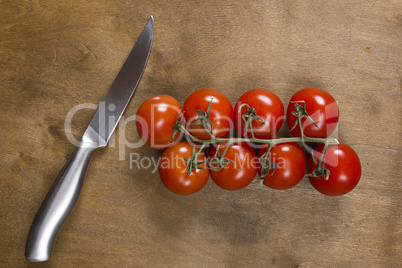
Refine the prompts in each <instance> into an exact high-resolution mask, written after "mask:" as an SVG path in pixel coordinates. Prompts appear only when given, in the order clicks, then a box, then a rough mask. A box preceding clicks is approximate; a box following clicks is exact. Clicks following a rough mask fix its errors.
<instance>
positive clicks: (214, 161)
mask: <svg viewBox="0 0 402 268" xmlns="http://www.w3.org/2000/svg"><path fill="white" fill-rule="evenodd" d="M219 146H220V144H218V147H217V148H216V152H215V155H214V157H213V158H210V159H209V162H208V168H209V169H211V170H213V171H218V170H221V169H222V168H224V167H226V166H227V165H228V164H229V163H230V162H232V163H233V164H234V166H235V168H236V169H237V166H236V162H235V161H233V160H232V159H228V158H225V157H224V156H225V154H226V152H227V151H228V149H229V148H230V146H231V144H228V146H226V149H225V151H223V153H222V155H221V154H220V153H219Z"/></svg>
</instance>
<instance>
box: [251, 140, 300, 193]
mask: <svg viewBox="0 0 402 268" xmlns="http://www.w3.org/2000/svg"><path fill="white" fill-rule="evenodd" d="M268 147H269V145H268V144H264V146H263V147H261V149H259V151H258V157H259V158H260V157H261V156H263V155H264V154H265V153H266V152H267V151H268ZM268 160H269V162H271V163H272V164H276V169H275V168H274V167H272V168H270V169H269V171H268V174H267V175H266V176H265V177H264V180H263V183H264V185H266V186H268V187H270V188H273V189H277V190H285V189H289V188H292V187H294V186H296V185H297V184H298V183H299V182H300V181H301V180H302V179H303V177H304V175H305V173H306V156H305V155H304V151H303V149H302V148H301V147H300V146H299V145H298V144H297V143H295V142H287V143H280V144H277V145H274V146H273V147H272V148H271V150H270V152H269V154H268ZM258 175H259V176H261V165H260V168H259V169H258Z"/></svg>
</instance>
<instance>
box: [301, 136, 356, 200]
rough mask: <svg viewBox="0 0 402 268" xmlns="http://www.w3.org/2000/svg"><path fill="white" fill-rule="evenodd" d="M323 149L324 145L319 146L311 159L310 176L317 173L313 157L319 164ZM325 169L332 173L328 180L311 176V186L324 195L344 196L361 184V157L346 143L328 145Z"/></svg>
mask: <svg viewBox="0 0 402 268" xmlns="http://www.w3.org/2000/svg"><path fill="white" fill-rule="evenodd" d="M323 148H324V144H321V145H319V146H318V147H317V148H316V149H315V150H314V151H313V155H312V156H311V157H310V158H309V161H308V172H309V174H313V172H314V171H316V169H317V165H316V163H315V162H314V161H313V157H314V158H315V160H316V162H317V163H319V159H320V157H321V155H322V150H323ZM324 167H325V169H327V170H329V172H330V173H329V177H328V180H326V179H325V176H318V177H314V176H311V175H310V176H309V178H310V183H311V185H313V187H314V188H315V189H316V190H317V191H319V192H320V193H322V194H325V195H329V196H339V195H344V194H346V193H348V192H350V191H351V190H353V189H354V188H355V187H356V185H357V184H358V183H359V180H360V176H361V172H362V171H361V165H360V160H359V157H358V155H357V154H356V152H355V151H354V150H353V149H352V148H351V147H349V146H348V145H346V144H344V143H340V144H339V145H328V148H327V149H326V150H325V153H324Z"/></svg>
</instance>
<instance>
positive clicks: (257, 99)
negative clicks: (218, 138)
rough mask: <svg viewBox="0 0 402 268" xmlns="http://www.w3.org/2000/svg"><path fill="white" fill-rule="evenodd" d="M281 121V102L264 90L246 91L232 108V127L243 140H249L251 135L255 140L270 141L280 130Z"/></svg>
mask: <svg viewBox="0 0 402 268" xmlns="http://www.w3.org/2000/svg"><path fill="white" fill-rule="evenodd" d="M283 120H284V108H283V104H282V102H281V100H280V99H279V97H278V96H276V95H275V94H274V93H272V92H271V91H269V90H266V89H252V90H250V91H247V92H246V93H244V94H243V95H242V96H241V97H240V98H239V100H238V101H237V103H236V105H235V108H234V125H235V127H236V130H237V132H238V133H239V135H240V136H242V137H244V138H251V137H252V135H251V134H252V133H253V134H254V137H255V138H258V139H271V138H273V137H275V135H276V134H277V132H278V131H279V129H280V128H281V126H282V123H283ZM251 132H252V133H251Z"/></svg>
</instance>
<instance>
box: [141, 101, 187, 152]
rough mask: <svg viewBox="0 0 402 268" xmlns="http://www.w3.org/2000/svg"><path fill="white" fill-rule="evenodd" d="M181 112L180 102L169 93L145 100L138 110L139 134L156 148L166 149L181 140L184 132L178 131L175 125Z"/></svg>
mask: <svg viewBox="0 0 402 268" xmlns="http://www.w3.org/2000/svg"><path fill="white" fill-rule="evenodd" d="M180 113H181V106H180V103H179V102H178V101H177V100H176V99H175V98H173V97H171V96H168V95H158V96H154V97H151V98H149V99H147V100H145V101H144V102H143V103H142V104H141V105H140V107H139V108H138V110H137V114H136V126H137V132H138V135H139V136H140V137H141V139H142V140H143V141H145V143H146V144H148V145H149V146H151V147H152V148H155V149H164V148H166V147H169V146H171V145H173V144H174V142H177V141H178V140H180V138H181V137H182V136H183V133H181V132H178V131H177V132H176V133H175V135H174V138H173V133H174V125H175V122H176V119H177V118H178V116H179V115H180Z"/></svg>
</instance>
